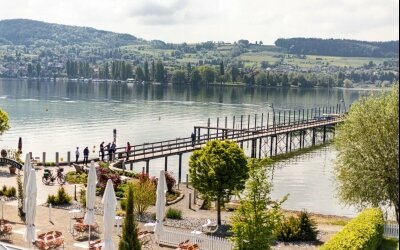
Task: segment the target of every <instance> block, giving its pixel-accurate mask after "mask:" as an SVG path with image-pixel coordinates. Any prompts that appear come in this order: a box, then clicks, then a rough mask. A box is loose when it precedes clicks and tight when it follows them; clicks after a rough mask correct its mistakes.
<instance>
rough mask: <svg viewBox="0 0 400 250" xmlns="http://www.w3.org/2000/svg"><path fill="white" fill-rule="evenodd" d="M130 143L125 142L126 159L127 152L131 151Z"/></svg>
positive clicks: (127, 158) (127, 157) (127, 156)
mask: <svg viewBox="0 0 400 250" xmlns="http://www.w3.org/2000/svg"><path fill="white" fill-rule="evenodd" d="M131 149H132V147H131V144H130V143H129V142H127V143H126V160H129V153H130V152H131Z"/></svg>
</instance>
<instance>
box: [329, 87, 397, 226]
mask: <svg viewBox="0 0 400 250" xmlns="http://www.w3.org/2000/svg"><path fill="white" fill-rule="evenodd" d="M335 146H336V149H337V150H338V160H337V163H336V165H335V169H334V171H335V172H334V174H335V177H336V182H337V186H338V191H339V197H340V199H341V200H342V201H343V202H344V203H346V204H351V205H355V206H357V207H359V208H360V209H362V208H365V207H369V206H373V207H379V206H385V205H391V206H393V207H394V210H395V213H396V219H397V222H399V86H398V85H396V86H394V87H393V89H392V90H391V92H390V93H387V92H386V93H385V92H383V93H382V94H381V95H380V96H371V97H368V98H363V99H361V100H359V101H358V102H356V103H353V105H352V106H351V109H350V111H349V114H348V115H347V117H346V120H345V121H344V123H343V124H342V125H341V126H340V127H339V129H338V132H337V136H336V139H335Z"/></svg>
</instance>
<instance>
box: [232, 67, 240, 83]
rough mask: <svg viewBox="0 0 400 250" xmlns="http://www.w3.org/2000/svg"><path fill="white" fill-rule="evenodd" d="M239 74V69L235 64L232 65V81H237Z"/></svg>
mask: <svg viewBox="0 0 400 250" xmlns="http://www.w3.org/2000/svg"><path fill="white" fill-rule="evenodd" d="M238 76H239V69H238V68H237V67H236V66H235V65H232V68H231V78H232V82H236V79H237V77H238Z"/></svg>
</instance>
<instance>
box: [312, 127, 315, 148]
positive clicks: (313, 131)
mask: <svg viewBox="0 0 400 250" xmlns="http://www.w3.org/2000/svg"><path fill="white" fill-rule="evenodd" d="M312 145H313V146H315V128H313V129H312Z"/></svg>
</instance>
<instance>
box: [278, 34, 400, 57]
mask: <svg viewBox="0 0 400 250" xmlns="http://www.w3.org/2000/svg"><path fill="white" fill-rule="evenodd" d="M275 45H276V46H278V47H281V48H284V49H286V50H287V51H288V53H292V54H302V55H325V56H347V57H398V56H399V41H388V42H367V41H357V40H342V39H319V38H289V39H283V38H280V39H278V40H276V41H275Z"/></svg>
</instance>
